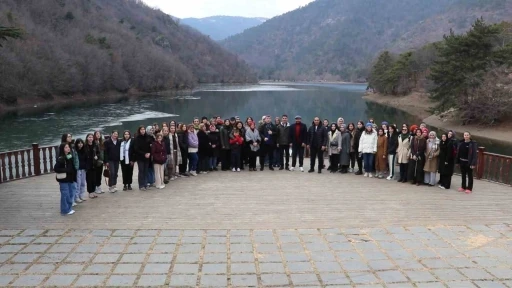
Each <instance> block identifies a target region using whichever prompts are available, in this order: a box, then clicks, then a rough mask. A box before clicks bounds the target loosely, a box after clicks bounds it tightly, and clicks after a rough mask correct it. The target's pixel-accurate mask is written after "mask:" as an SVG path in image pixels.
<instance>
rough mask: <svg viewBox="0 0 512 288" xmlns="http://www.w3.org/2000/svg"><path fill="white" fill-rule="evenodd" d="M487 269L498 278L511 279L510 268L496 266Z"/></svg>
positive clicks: (511, 272)
mask: <svg viewBox="0 0 512 288" xmlns="http://www.w3.org/2000/svg"><path fill="white" fill-rule="evenodd" d="M487 271H489V272H490V273H491V274H492V275H494V276H496V277H498V278H500V279H507V278H511V279H512V269H511V268H502V267H496V268H487Z"/></svg>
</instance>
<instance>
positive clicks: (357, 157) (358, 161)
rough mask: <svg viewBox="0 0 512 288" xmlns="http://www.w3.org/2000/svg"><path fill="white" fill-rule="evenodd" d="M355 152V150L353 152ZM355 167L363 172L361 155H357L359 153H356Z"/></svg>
mask: <svg viewBox="0 0 512 288" xmlns="http://www.w3.org/2000/svg"><path fill="white" fill-rule="evenodd" d="M354 153H357V152H354ZM356 161H357V169H358V171H359V172H361V173H362V172H363V157H359V153H357V154H356Z"/></svg>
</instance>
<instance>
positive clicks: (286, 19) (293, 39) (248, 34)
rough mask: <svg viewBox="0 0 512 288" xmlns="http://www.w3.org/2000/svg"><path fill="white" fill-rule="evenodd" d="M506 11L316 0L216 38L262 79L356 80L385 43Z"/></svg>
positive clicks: (468, 2) (413, 41) (399, 47)
mask: <svg viewBox="0 0 512 288" xmlns="http://www.w3.org/2000/svg"><path fill="white" fill-rule="evenodd" d="M510 15H512V1H511V0H428V1H425V0H386V1H376V0H317V1H315V2H312V3H310V4H309V5H307V6H305V7H302V8H300V9H297V10H294V11H291V12H288V13H286V14H283V15H281V16H278V17H275V18H272V19H270V20H267V21H266V22H265V23H263V24H261V25H259V26H257V27H254V28H251V29H247V30H246V31H245V32H243V33H241V34H238V35H235V36H232V37H229V38H228V39H226V40H224V41H222V44H223V45H224V46H225V47H226V48H228V49H229V50H230V51H233V52H235V53H237V54H238V55H240V56H241V57H242V58H243V59H245V60H246V61H247V62H248V63H249V64H251V65H252V66H254V67H256V68H257V69H258V71H259V75H260V78H262V79H286V80H315V79H323V80H352V81H354V80H362V81H364V80H365V78H366V76H367V74H368V68H369V66H370V63H371V61H372V60H373V59H374V57H375V56H376V54H378V53H379V52H380V51H383V50H385V49H393V51H398V52H399V51H404V50H407V49H409V48H414V47H419V46H422V45H424V44H426V43H428V42H432V41H437V40H441V39H442V36H443V35H444V34H448V33H449V31H450V28H453V29H454V31H455V32H456V33H460V32H464V31H467V30H468V29H469V28H470V26H471V23H473V22H474V21H475V19H477V18H479V17H481V16H482V17H483V18H484V19H485V20H486V21H488V22H489V23H493V22H499V21H502V20H506V19H508V18H510Z"/></svg>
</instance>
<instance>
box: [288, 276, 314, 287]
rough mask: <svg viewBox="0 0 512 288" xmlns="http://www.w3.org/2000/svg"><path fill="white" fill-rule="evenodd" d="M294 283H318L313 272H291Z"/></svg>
mask: <svg viewBox="0 0 512 288" xmlns="http://www.w3.org/2000/svg"><path fill="white" fill-rule="evenodd" d="M290 277H291V279H292V283H293V284H294V285H320V283H319V282H318V278H317V277H316V275H315V274H291V275H290Z"/></svg>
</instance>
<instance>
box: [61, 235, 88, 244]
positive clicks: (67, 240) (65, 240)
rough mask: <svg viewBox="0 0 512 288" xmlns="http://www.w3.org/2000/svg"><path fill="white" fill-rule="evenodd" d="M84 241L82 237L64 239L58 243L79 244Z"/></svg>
mask: <svg viewBox="0 0 512 288" xmlns="http://www.w3.org/2000/svg"><path fill="white" fill-rule="evenodd" d="M80 240H82V237H62V238H60V240H59V241H58V242H57V243H62V244H77V243H79V242H80Z"/></svg>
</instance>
